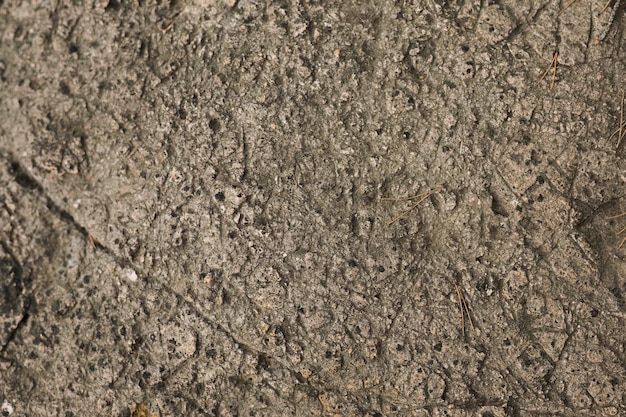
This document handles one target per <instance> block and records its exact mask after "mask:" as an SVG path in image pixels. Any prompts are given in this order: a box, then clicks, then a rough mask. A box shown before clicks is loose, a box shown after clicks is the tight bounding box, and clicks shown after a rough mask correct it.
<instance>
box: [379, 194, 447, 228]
mask: <svg viewBox="0 0 626 417" xmlns="http://www.w3.org/2000/svg"><path fill="white" fill-rule="evenodd" d="M442 188H443V187H436V188H433V189H432V190H428V191H425V192H423V193H420V194H417V195H413V196H410V197H399V198H397V197H382V198H381V199H380V201H408V200H414V199H416V198H419V200H418V201H417V203H415V204H413V205H412V206H411V207H410V208H409V209H408V210H405V211H403V212H402V213H400V215H398V216H396V217H394V218H393V219H392V220H390V221H389V222H388V223H387V225H391V224H393V223H395V222H397V221H398V220H400V219H401V218H403V217H404V216H406V215H407V214H409V213H410V212H412V211H413V210H415V209H416V208H417V206H419V205H420V204H421V203H422V202H423V201H424V200H426V199H427V198H428V197H430V196H431V195H433V194H435V193H436V192H439V191H440V190H441V189H442Z"/></svg>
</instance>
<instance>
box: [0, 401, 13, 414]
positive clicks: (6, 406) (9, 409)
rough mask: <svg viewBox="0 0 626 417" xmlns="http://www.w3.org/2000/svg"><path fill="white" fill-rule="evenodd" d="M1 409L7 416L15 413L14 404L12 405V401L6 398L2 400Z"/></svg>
mask: <svg viewBox="0 0 626 417" xmlns="http://www.w3.org/2000/svg"><path fill="white" fill-rule="evenodd" d="M0 411H2V414H3V415H5V416H10V415H11V414H13V411H14V410H13V406H12V405H11V403H10V402H8V401H7V400H4V401H3V402H2V406H0Z"/></svg>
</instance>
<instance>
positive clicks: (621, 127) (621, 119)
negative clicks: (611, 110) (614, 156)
mask: <svg viewBox="0 0 626 417" xmlns="http://www.w3.org/2000/svg"><path fill="white" fill-rule="evenodd" d="M622 139H624V90H622V102H621V103H620V107H619V135H618V140H617V149H619V145H620V144H621V143H622Z"/></svg>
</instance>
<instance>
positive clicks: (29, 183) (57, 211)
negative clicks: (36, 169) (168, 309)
mask: <svg viewBox="0 0 626 417" xmlns="http://www.w3.org/2000/svg"><path fill="white" fill-rule="evenodd" d="M0 156H4V157H5V158H6V159H7V160H8V161H9V165H10V166H9V172H10V173H11V175H13V177H14V178H15V181H16V182H17V183H18V184H19V185H20V186H22V187H24V188H26V189H30V190H33V191H36V192H37V193H39V194H40V195H41V196H42V197H43V198H44V199H45V200H46V207H47V208H48V209H49V210H50V211H51V212H52V213H53V214H54V215H56V216H58V217H59V218H60V219H61V220H62V221H63V222H65V223H68V224H69V225H70V226H71V227H73V228H74V229H76V230H77V231H78V232H79V233H80V234H82V235H83V236H84V237H85V238H86V239H89V236H90V235H91V234H90V233H89V231H88V230H87V228H86V227H85V226H83V225H82V224H81V223H80V222H78V221H77V220H76V219H75V218H74V216H73V215H72V214H71V213H70V212H69V211H67V210H66V209H64V208H63V207H61V206H60V205H59V204H57V203H56V202H55V201H54V199H53V198H52V197H51V196H50V195H49V194H48V193H47V192H46V190H45V188H44V186H43V184H42V183H41V182H40V181H39V180H38V179H37V178H36V177H35V176H34V175H33V174H32V173H31V172H29V170H28V169H27V168H26V167H25V166H24V165H23V164H22V163H21V162H20V161H19V160H18V158H16V157H15V156H14V155H13V154H11V153H9V155H8V157H7V155H5V154H3V152H2V150H0ZM93 243H94V245H95V247H96V248H97V249H100V250H102V251H103V252H104V253H105V254H107V255H109V256H110V257H111V258H112V259H114V260H115V262H116V263H117V264H118V265H120V266H121V267H123V268H130V269H132V270H134V271H135V272H136V273H137V274H138V275H139V276H140V277H141V278H142V280H143V281H144V282H153V283H155V284H157V285H158V286H160V287H161V288H163V289H164V290H165V291H167V292H169V293H170V294H172V295H173V296H174V297H176V298H178V299H179V300H181V301H183V302H184V303H186V304H187V305H188V306H190V307H191V308H192V310H193V311H194V312H195V313H196V314H197V315H198V316H199V317H201V318H202V320H205V321H207V322H208V323H212V325H213V326H215V328H216V329H217V330H219V331H221V332H223V333H224V334H226V335H227V337H228V338H230V339H231V340H233V342H235V343H236V344H237V345H238V346H239V347H240V348H241V347H243V348H245V349H247V350H249V351H252V352H256V353H258V354H261V353H262V354H266V355H268V353H267V352H263V350H261V349H256V348H255V347H253V346H250V345H249V344H248V343H245V342H243V341H242V340H239V338H238V337H237V336H236V335H235V334H234V333H233V332H232V331H231V330H230V329H228V328H227V327H225V326H224V325H222V324H220V323H215V322H213V320H211V319H210V318H208V317H207V316H206V315H205V314H203V312H202V311H201V310H200V308H199V307H198V306H197V305H196V303H195V302H194V300H192V299H190V298H189V297H186V296H184V295H182V294H180V293H178V292H177V291H176V290H174V289H173V288H171V287H170V286H168V285H167V284H166V283H163V282H159V281H158V280H155V279H153V278H151V276H150V275H149V274H145V273H144V272H143V271H141V270H138V269H137V268H136V266H135V265H133V264H132V262H131V261H130V260H128V259H126V258H124V257H122V256H119V255H117V254H116V253H115V252H114V251H113V249H111V248H110V247H108V246H106V245H104V244H102V243H101V242H99V241H97V240H95V239H93ZM27 319H28V316H25V317H24V318H23V319H22V320H21V324H23V323H25V322H26V321H27ZM20 327H22V326H20ZM270 356H271V355H270ZM277 362H278V363H280V364H281V366H283V367H284V368H286V369H288V370H289V371H290V372H291V373H295V371H294V370H293V369H292V368H291V367H290V366H288V365H287V364H285V363H283V362H282V361H277Z"/></svg>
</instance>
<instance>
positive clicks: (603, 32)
mask: <svg viewBox="0 0 626 417" xmlns="http://www.w3.org/2000/svg"><path fill="white" fill-rule="evenodd" d="M620 3H621V0H616V1H615V4H614V5H613V10H612V11H611V16H609V23H607V24H606V27H605V28H604V31H602V34H601V35H600V37H598V39H596V44H598V43H600V42H602V41H603V40H604V38H606V35H608V34H609V31H610V30H611V26H612V25H613V20H615V16H616V15H617V11H618V10H619V5H620ZM609 4H611V0H609V1H607V3H606V4H605V5H604V7H603V8H602V10H601V11H600V13H602V12H604V11H605V10H606V9H607V7H609Z"/></svg>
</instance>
